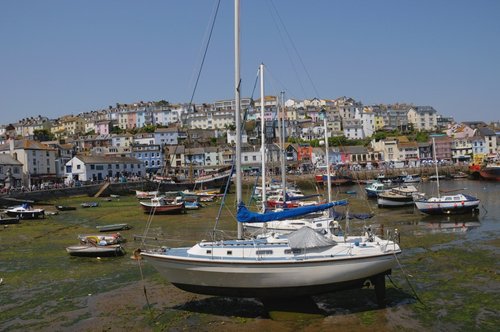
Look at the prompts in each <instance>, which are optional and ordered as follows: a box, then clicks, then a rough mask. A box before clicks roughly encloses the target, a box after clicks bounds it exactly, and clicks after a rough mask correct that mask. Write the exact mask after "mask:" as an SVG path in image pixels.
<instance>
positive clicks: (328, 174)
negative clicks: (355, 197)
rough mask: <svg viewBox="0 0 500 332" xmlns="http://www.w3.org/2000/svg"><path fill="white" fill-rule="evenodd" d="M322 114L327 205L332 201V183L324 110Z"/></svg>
mask: <svg viewBox="0 0 500 332" xmlns="http://www.w3.org/2000/svg"><path fill="white" fill-rule="evenodd" d="M322 113H323V126H324V130H325V158H326V162H325V164H326V181H327V188H328V203H330V202H331V201H332V181H331V175H330V151H329V150H330V146H329V143H328V124H327V116H326V110H322Z"/></svg>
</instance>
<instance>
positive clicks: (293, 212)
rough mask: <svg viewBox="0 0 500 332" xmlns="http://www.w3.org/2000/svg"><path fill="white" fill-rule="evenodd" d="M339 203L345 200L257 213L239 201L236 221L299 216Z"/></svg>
mask: <svg viewBox="0 0 500 332" xmlns="http://www.w3.org/2000/svg"><path fill="white" fill-rule="evenodd" d="M341 205H347V200H341V201H335V202H331V203H326V204H319V205H307V206H302V207H298V208H295V209H289V210H284V211H279V212H267V213H257V212H252V211H249V210H248V209H247V208H246V206H245V204H244V203H243V202H240V204H239V205H238V214H237V215H236V218H237V219H238V222H247V223H253V222H268V221H273V220H283V219H288V218H293V217H299V216H303V215H306V214H309V213H313V212H318V211H323V210H326V209H329V208H331V207H334V206H341Z"/></svg>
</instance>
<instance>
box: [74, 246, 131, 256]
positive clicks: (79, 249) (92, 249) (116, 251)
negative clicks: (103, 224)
mask: <svg viewBox="0 0 500 332" xmlns="http://www.w3.org/2000/svg"><path fill="white" fill-rule="evenodd" d="M66 251H67V252H68V254H70V255H71V256H77V257H118V256H123V255H125V249H124V248H123V247H122V246H121V245H120V244H112V245H105V246H100V245H91V244H81V245H74V246H69V247H67V248H66Z"/></svg>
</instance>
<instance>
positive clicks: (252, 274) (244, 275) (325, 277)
mask: <svg viewBox="0 0 500 332" xmlns="http://www.w3.org/2000/svg"><path fill="white" fill-rule="evenodd" d="M142 255H144V256H145V257H146V259H147V261H148V262H150V263H151V264H152V265H153V266H154V267H155V268H156V269H157V270H158V271H159V272H160V274H162V275H163V276H164V277H166V278H167V280H169V281H170V282H171V283H172V284H173V285H175V286H176V287H178V288H180V289H182V290H185V291H189V292H193V293H199V294H206V295H218V296H235V297H271V298H282V297H285V298H286V297H297V296H305V295H315V294H321V293H325V292H330V291H335V290H340V289H346V288H353V287H362V286H363V284H364V282H365V281H366V280H367V279H370V278H372V277H374V276H377V275H381V274H388V273H390V271H391V268H392V267H393V266H394V264H395V263H396V258H395V255H394V254H393V253H388V254H385V255H378V256H374V257H362V258H352V257H349V258H340V259H339V258H332V259H326V260H322V261H316V262H313V261H311V262H309V261H297V260H291V261H289V262H284V261H279V262H269V263H267V262H261V261H259V260H254V261H248V262H230V261H227V262H226V261H220V260H218V259H213V260H193V259H189V260H186V259H179V258H178V257H173V256H168V255H161V254H160V255H159V254H149V253H143V254H142Z"/></svg>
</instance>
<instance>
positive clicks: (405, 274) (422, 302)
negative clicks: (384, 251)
mask: <svg viewBox="0 0 500 332" xmlns="http://www.w3.org/2000/svg"><path fill="white" fill-rule="evenodd" d="M393 255H394V258H396V262H397V263H398V266H399V268H400V269H401V271H402V272H403V275H404V276H405V279H406V282H407V283H408V286H410V289H411V290H412V292H413V298H414V299H415V300H417V301H418V302H420V303H421V304H422V305H423V306H424V307H427V305H426V304H425V303H424V301H422V299H421V298H420V297H419V296H418V294H417V291H416V290H415V288H414V287H413V285H412V284H411V282H410V279H409V278H408V277H409V276H410V275H409V274H408V273H406V271H405V270H404V268H403V265H402V264H401V262H400V261H399V259H398V256H397V255H396V253H394V254H393ZM388 277H389V280H390V281H391V283H392V284H393V285H394V287H396V288H397V289H400V290H401V289H402V288H401V287H398V286H397V285H396V284H395V283H394V281H393V280H392V279H391V277H390V276H389V275H388Z"/></svg>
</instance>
